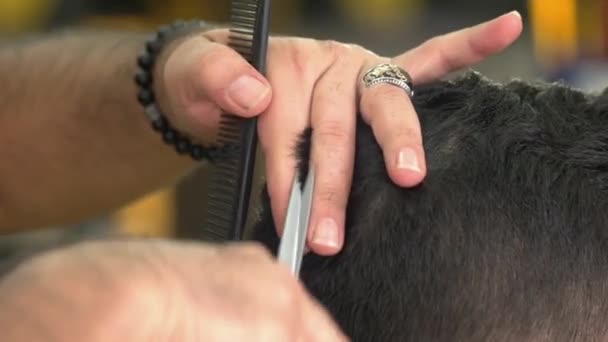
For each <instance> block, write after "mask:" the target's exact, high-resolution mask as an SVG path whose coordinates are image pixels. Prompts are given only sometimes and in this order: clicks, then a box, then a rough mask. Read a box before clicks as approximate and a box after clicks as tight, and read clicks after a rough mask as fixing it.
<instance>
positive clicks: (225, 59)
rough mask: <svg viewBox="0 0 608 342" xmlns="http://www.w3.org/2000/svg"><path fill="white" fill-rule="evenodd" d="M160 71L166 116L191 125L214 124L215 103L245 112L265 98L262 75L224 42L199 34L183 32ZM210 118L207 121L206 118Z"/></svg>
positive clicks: (268, 91)
mask: <svg viewBox="0 0 608 342" xmlns="http://www.w3.org/2000/svg"><path fill="white" fill-rule="evenodd" d="M162 77H163V80H164V85H165V92H166V94H167V100H168V102H169V104H168V105H169V106H170V108H171V109H172V112H176V111H177V112H178V113H181V114H183V116H184V117H180V116H176V117H172V119H174V120H176V121H180V125H179V126H182V127H184V128H187V129H189V130H191V129H192V128H191V126H192V125H194V126H200V125H205V126H207V127H213V125H215V124H217V120H218V119H219V115H220V113H221V111H220V109H221V110H223V111H226V112H229V113H232V114H235V115H240V116H243V117H250V116H254V115H257V114H259V113H261V112H262V111H263V110H265V109H266V107H267V106H268V104H269V103H270V98H271V88H270V84H269V83H268V81H267V80H266V79H265V78H264V77H263V76H262V75H261V74H260V73H258V72H257V71H256V70H255V68H253V67H252V66H251V65H250V64H249V63H248V62H247V61H246V60H245V59H244V58H242V57H241V56H240V55H239V54H238V53H237V52H235V51H234V50H232V49H231V48H229V47H228V46H226V45H224V44H221V43H216V42H212V41H210V40H208V39H207V38H205V37H203V36H197V37H192V38H188V39H186V40H185V41H183V42H182V43H180V44H179V45H178V46H177V47H175V49H174V50H173V51H172V52H171V54H170V55H169V57H168V58H167V61H166V63H165V64H164V70H163V71H162ZM210 121H211V122H210Z"/></svg>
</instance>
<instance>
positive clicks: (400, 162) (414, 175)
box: [361, 84, 426, 187]
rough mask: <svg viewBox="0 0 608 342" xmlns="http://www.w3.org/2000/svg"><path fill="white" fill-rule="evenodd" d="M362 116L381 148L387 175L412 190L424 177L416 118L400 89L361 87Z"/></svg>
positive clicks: (384, 86)
mask: <svg viewBox="0 0 608 342" xmlns="http://www.w3.org/2000/svg"><path fill="white" fill-rule="evenodd" d="M361 115H362V117H363V119H364V120H365V121H366V122H367V123H368V124H369V125H370V126H371V127H372V130H373V132H374V136H375V138H376V140H377V141H378V144H379V145H380V146H381V148H382V151H383V154H384V160H385V165H386V169H387V172H388V174H389V176H390V178H391V179H392V180H393V182H395V183H396V184H398V185H401V186H406V187H411V186H415V185H417V184H419V183H420V182H421V181H422V179H423V178H424V177H425V175H426V162H425V157H424V149H423V147H422V134H421V131H420V122H419V121H418V115H417V114H416V111H415V110H414V107H413V106H412V102H411V100H410V98H409V96H408V95H407V93H406V92H405V91H403V89H401V88H399V87H396V86H393V85H391V84H378V85H375V86H372V87H370V88H365V86H363V85H362V86H361Z"/></svg>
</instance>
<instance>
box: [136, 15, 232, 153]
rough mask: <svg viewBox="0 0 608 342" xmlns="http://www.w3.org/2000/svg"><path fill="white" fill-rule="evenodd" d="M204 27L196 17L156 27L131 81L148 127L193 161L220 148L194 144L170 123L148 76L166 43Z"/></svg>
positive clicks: (219, 151)
mask: <svg viewBox="0 0 608 342" xmlns="http://www.w3.org/2000/svg"><path fill="white" fill-rule="evenodd" d="M206 27H207V25H206V23H205V22H202V21H198V20H197V21H177V22H175V23H173V24H170V25H167V26H162V27H160V28H159V29H158V31H156V32H155V33H154V34H153V35H152V36H150V37H149V38H148V39H147V40H146V44H145V48H144V50H143V51H142V52H141V54H140V55H139V56H138V58H137V71H136V73H135V84H136V86H137V100H138V102H139V103H140V104H141V105H142V106H143V107H144V111H145V114H146V116H147V117H148V119H149V120H150V123H151V125H152V128H153V129H154V130H155V131H156V132H158V133H159V134H160V135H161V136H162V139H163V141H164V142H165V143H166V144H168V145H172V146H173V147H174V148H175V151H176V152H177V153H179V154H182V155H186V154H187V155H189V156H190V157H191V158H192V159H194V160H203V159H207V160H210V161H213V160H215V159H216V158H217V156H218V155H219V154H221V152H222V151H221V149H220V148H218V147H216V146H202V145H199V144H194V143H193V142H192V141H191V140H190V138H189V137H187V136H185V135H184V134H182V133H180V132H178V131H177V130H175V129H174V128H173V127H172V126H171V124H170V123H169V121H168V120H167V118H166V116H165V115H164V114H163V113H162V111H161V110H160V107H159V106H158V104H157V103H156V97H155V94H154V87H153V84H154V82H153V81H154V80H153V77H152V75H153V70H154V67H155V63H156V61H157V58H158V56H159V54H160V52H161V51H162V49H163V48H164V47H165V46H166V45H167V44H168V43H170V42H171V41H173V40H174V39H176V38H179V37H183V36H184V35H187V34H190V33H192V32H195V31H196V32H199V31H202V30H203V29H204V28H206Z"/></svg>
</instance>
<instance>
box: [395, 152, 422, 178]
mask: <svg viewBox="0 0 608 342" xmlns="http://www.w3.org/2000/svg"><path fill="white" fill-rule="evenodd" d="M397 168H398V169H403V170H410V171H414V172H420V171H421V170H420V163H419V162H418V156H417V155H416V151H414V150H413V149H411V148H409V147H406V148H404V149H402V150H401V151H399V154H398V155H397Z"/></svg>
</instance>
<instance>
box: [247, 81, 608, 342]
mask: <svg viewBox="0 0 608 342" xmlns="http://www.w3.org/2000/svg"><path fill="white" fill-rule="evenodd" d="M416 91H417V94H416V97H415V98H414V102H415V103H414V105H415V108H416V111H417V113H418V115H419V117H420V121H421V125H422V131H423V137H424V148H425V151H426V159H427V169H428V173H427V177H426V179H425V180H424V182H423V183H422V184H421V185H419V186H417V187H415V188H411V189H406V188H400V187H398V186H397V185H395V184H394V183H393V182H392V181H391V180H390V178H389V176H388V174H387V172H386V169H385V164H384V160H383V155H382V152H381V150H380V147H379V146H378V144H377V143H376V141H375V139H374V137H373V134H372V131H371V129H370V127H368V126H367V125H366V124H365V123H363V122H362V121H361V120H359V122H358V126H357V138H356V161H355V170H354V178H353V183H352V189H351V194H350V198H349V203H348V209H347V219H346V236H345V240H346V241H345V247H344V249H343V251H342V252H340V253H339V254H338V255H337V256H333V257H321V256H318V255H313V254H310V255H307V256H306V257H305V260H304V262H303V266H302V274H301V276H302V280H303V282H304V284H305V285H306V287H307V288H308V289H309V290H310V292H311V293H312V294H313V295H314V296H315V297H316V298H317V299H318V300H319V301H320V302H321V303H322V304H324V305H325V307H327V309H328V310H329V311H330V312H331V314H332V315H333V317H334V318H335V320H336V321H337V322H338V324H339V325H340V326H341V327H342V329H343V330H344V331H345V332H346V333H347V334H348V335H349V336H350V337H351V338H352V339H353V340H354V341H450V342H451V341H467V342H475V341H493V342H494V341H568V342H572V341H596V340H604V339H605V338H607V337H608V333H607V332H608V324H606V322H607V321H608V239H607V238H608V195H607V193H606V190H607V187H608V178H607V177H608V96H606V93H600V94H588V93H585V92H582V91H578V90H575V89H572V88H570V87H567V86H565V85H562V84H559V83H552V84H546V83H531V82H524V81H517V80H515V81H511V82H508V83H505V84H499V83H494V82H491V81H490V80H488V79H486V78H484V77H483V76H482V75H480V74H479V73H476V72H468V73H466V74H464V75H463V76H460V77H459V78H457V79H455V80H452V81H441V82H436V83H433V84H430V85H426V86H419V87H417V89H416ZM309 145H310V131H308V132H306V133H305V135H304V136H303V139H302V142H301V143H300V146H299V151H300V154H299V157H300V158H301V163H300V167H301V168H303V167H304V166H305V165H307V162H308V158H309V156H308V153H307V151H308V149H309ZM262 205H263V208H262V210H261V216H260V220H259V222H258V223H257V225H256V227H255V229H254V232H255V233H254V239H256V240H258V241H261V242H263V243H264V244H265V245H266V246H268V247H269V248H270V249H271V250H272V251H273V252H274V251H276V248H277V244H278V239H277V236H276V233H275V227H274V224H273V220H272V216H271V211H270V207H269V199H268V194H267V193H266V192H264V194H263V200H262Z"/></svg>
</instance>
